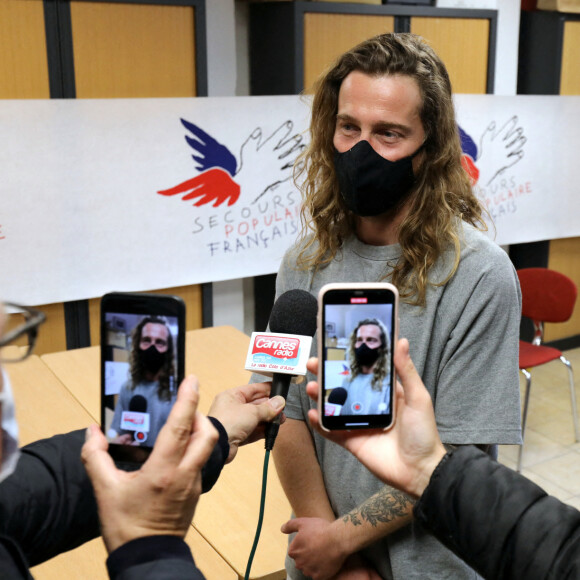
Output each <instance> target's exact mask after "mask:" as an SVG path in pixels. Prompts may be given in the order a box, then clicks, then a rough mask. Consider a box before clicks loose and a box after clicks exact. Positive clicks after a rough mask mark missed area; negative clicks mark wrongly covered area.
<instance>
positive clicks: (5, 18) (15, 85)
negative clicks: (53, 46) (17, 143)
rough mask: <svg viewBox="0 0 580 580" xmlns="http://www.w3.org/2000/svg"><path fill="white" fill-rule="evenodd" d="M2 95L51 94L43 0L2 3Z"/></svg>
mask: <svg viewBox="0 0 580 580" xmlns="http://www.w3.org/2000/svg"><path fill="white" fill-rule="evenodd" d="M0 81H1V82H0V98H2V99H47V98H49V97H50V90H49V83H48V63H47V57H46V34H45V29H44V7H43V3H42V0H28V1H26V2H23V1H22V0H2V1H1V2H0Z"/></svg>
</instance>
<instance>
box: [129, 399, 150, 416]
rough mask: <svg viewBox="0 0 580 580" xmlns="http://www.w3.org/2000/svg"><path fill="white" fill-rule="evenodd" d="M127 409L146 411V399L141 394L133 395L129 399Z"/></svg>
mask: <svg viewBox="0 0 580 580" xmlns="http://www.w3.org/2000/svg"><path fill="white" fill-rule="evenodd" d="M129 411H134V412H136V413H146V412H147V399H146V398H145V397H144V396H143V395H133V396H132V397H131V400H130V401H129Z"/></svg>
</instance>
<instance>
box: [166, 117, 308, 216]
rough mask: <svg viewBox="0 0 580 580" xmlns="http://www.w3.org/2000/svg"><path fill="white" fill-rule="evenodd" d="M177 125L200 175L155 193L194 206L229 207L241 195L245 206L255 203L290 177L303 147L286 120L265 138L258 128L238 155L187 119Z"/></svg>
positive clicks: (292, 127)
mask: <svg viewBox="0 0 580 580" xmlns="http://www.w3.org/2000/svg"><path fill="white" fill-rule="evenodd" d="M181 123H182V125H183V126H184V127H185V129H187V133H186V134H185V141H186V142H187V144H188V145H189V147H191V149H192V150H193V154H192V158H193V161H194V165H195V169H196V170H197V172H198V173H197V175H194V176H193V177H191V178H190V179H187V180H185V181H183V182H182V183H179V184H177V185H175V186H173V187H170V188H168V189H163V190H160V191H158V192H157V193H159V194H160V195H166V196H181V199H182V200H183V201H186V202H188V201H189V202H192V205H193V206H195V207H200V206H203V205H208V204H212V206H213V207H218V206H221V205H223V204H227V206H232V205H234V204H235V203H236V202H237V201H238V200H239V199H240V196H245V197H246V198H247V199H246V202H247V203H250V204H253V203H256V202H257V201H258V200H259V199H260V198H261V197H263V196H264V195H266V194H267V193H268V192H271V191H273V190H275V189H276V188H277V187H278V186H279V185H280V184H282V183H284V182H285V181H288V180H289V179H291V177H292V167H293V165H294V162H295V161H296V158H297V157H298V155H299V154H300V152H301V151H302V150H303V149H304V147H305V144H304V143H303V138H302V135H299V134H293V131H294V123H293V122H292V121H291V120H287V121H284V122H283V123H282V124H281V125H280V126H279V127H278V128H277V129H276V130H275V131H274V132H273V133H272V134H271V135H269V136H265V135H264V133H263V130H262V129H261V128H260V127H256V128H255V129H254V130H253V131H252V132H251V133H250V135H249V136H248V137H247V138H246V140H245V141H244V142H243V144H242V145H241V147H240V151H239V154H238V156H237V157H236V156H235V155H234V154H233V153H232V151H230V149H229V148H228V147H227V146H226V145H224V144H223V143H220V142H219V141H218V140H217V139H216V138H215V137H214V136H212V135H210V134H209V133H207V132H206V131H204V130H203V129H202V128H201V127H200V126H199V125H196V124H194V123H190V122H189V121H186V120H185V119H181Z"/></svg>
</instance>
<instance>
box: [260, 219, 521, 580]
mask: <svg viewBox="0 0 580 580" xmlns="http://www.w3.org/2000/svg"><path fill="white" fill-rule="evenodd" d="M298 251H299V247H298V246H293V247H292V248H290V249H289V250H288V251H287V252H286V255H285V256H284V259H283V262H282V265H281V267H280V271H279V273H278V278H277V282H276V285H277V288H276V294H277V296H279V295H280V294H282V293H283V292H285V291H287V290H290V289H294V288H299V289H303V290H307V291H309V292H311V293H312V294H313V295H314V296H317V295H318V291H319V290H320V288H321V287H322V286H323V285H324V284H327V283H329V282H365V281H366V282H376V281H381V280H384V281H389V275H390V272H391V270H392V266H393V265H394V264H395V263H396V261H397V259H398V258H399V256H400V253H401V248H400V246H399V245H398V244H394V245H390V246H382V247H381V246H368V245H366V244H364V243H362V242H361V241H360V240H358V239H357V238H356V237H355V236H352V237H351V238H349V239H348V240H347V241H346V242H345V244H344V245H343V248H342V250H341V252H340V254H339V255H338V256H337V257H336V258H335V259H334V260H333V261H332V262H331V263H329V264H328V265H327V266H325V267H322V268H319V269H318V270H317V271H316V272H314V271H313V270H309V271H303V270H298V269H297V268H296V265H295V264H296V257H297V253H298ZM453 260H454V252H453V251H451V250H450V251H448V252H446V253H444V254H443V255H442V257H441V258H440V259H439V261H438V262H437V264H436V265H435V267H434V268H433V269H432V271H431V272H430V281H431V282H434V283H438V282H442V281H443V280H444V279H445V278H446V277H447V275H448V273H449V271H450V269H451V267H452V264H453ZM520 312H521V294H520V290H519V284H518V280H517V275H516V272H515V269H514V267H513V265H512V263H511V262H510V260H509V258H508V256H507V255H506V253H505V252H504V251H503V250H502V249H501V248H500V247H499V246H498V245H497V244H495V243H494V242H493V241H491V240H490V239H489V238H487V237H486V236H485V235H484V234H483V233H481V232H479V231H478V230H476V229H475V228H473V227H472V226H469V225H467V224H463V235H462V249H461V259H460V262H459V265H458V269H457V271H456V272H455V274H454V276H453V277H452V278H451V280H449V281H448V282H446V283H445V284H443V285H440V286H434V285H429V287H428V290H427V296H426V305H425V306H424V307H419V306H412V305H409V304H407V303H404V302H401V304H400V309H399V319H400V323H399V334H400V336H401V337H405V338H407V339H409V343H410V354H411V357H412V359H413V362H414V363H415V366H416V368H417V370H418V372H419V374H420V375H421V377H422V379H423V382H424V383H425V385H426V386H427V389H428V390H429V392H430V393H431V396H432V398H433V402H434V407H435V416H436V419H437V425H438V428H439V434H440V436H441V439H442V441H443V443H447V444H457V445H461V444H470V443H473V444H519V443H521V433H520V400H519V377H518V348H519V324H520ZM312 355H313V356H316V341H314V347H313V353H312ZM262 380H263V379H262ZM305 384H306V383H302V384H301V385H299V386H295V385H292V386H291V388H290V392H289V396H288V401H287V404H286V408H285V413H286V415H287V416H288V417H290V418H292V419H299V420H303V421H306V420H307V419H306V414H307V411H308V409H310V408H311V407H313V406H314V403H312V402H311V400H310V398H309V397H308V395H307V394H306V391H305V389H304V385H305ZM313 436H314V441H315V447H316V454H317V457H318V461H319V463H320V465H321V468H322V472H323V476H324V481H325V485H326V489H327V493H328V497H329V499H330V502H331V505H332V508H333V510H334V512H335V514H336V515H337V517H339V516H342V515H345V514H346V513H348V512H349V511H351V510H352V509H354V508H355V507H356V506H358V505H360V504H362V503H363V502H364V501H365V500H367V499H368V498H370V497H371V496H372V495H374V494H375V493H377V492H378V491H379V490H380V489H382V488H383V487H384V484H382V483H381V482H380V481H379V480H378V479H376V478H375V477H374V476H373V475H371V473H369V472H368V471H367V470H366V468H364V467H363V466H362V465H361V464H360V463H359V462H358V461H357V460H356V459H355V458H354V456H352V455H351V454H350V453H349V452H348V451H345V450H344V449H343V448H341V447H340V446H338V445H336V444H334V443H331V442H329V441H327V440H326V439H324V438H322V437H320V436H319V435H318V434H317V433H314V434H313ZM296 467H297V468H299V466H296ZM490 533H493V530H490ZM364 553H365V556H366V557H367V558H368V559H369V560H370V561H371V562H372V563H373V565H374V566H375V567H376V569H377V571H378V572H379V573H380V574H381V575H382V577H383V578H388V579H390V578H393V579H395V580H415V579H416V580H425V578H429V579H430V580H432V579H442V578H449V579H450V580H451V579H452V580H462V579H464V578H477V575H476V573H475V572H474V571H473V570H471V569H470V568H468V567H467V566H466V565H465V564H464V563H463V562H462V561H461V560H459V558H457V557H456V556H455V555H453V554H452V553H451V552H450V551H449V550H447V549H446V548H444V547H443V546H442V545H441V544H440V543H439V542H438V541H437V540H435V539H434V538H433V537H432V536H430V535H428V534H426V533H424V532H423V531H422V530H421V529H420V528H419V527H418V526H416V525H415V524H411V525H409V526H405V527H404V528H402V529H400V530H398V531H397V532H395V533H393V534H391V535H389V536H387V537H386V538H384V539H383V540H381V541H379V542H376V543H375V544H373V545H372V546H371V547H369V548H367V549H366V550H365V551H364ZM287 570H288V573H289V577H291V578H292V580H298V579H300V578H304V576H303V575H302V574H301V573H300V572H299V571H297V570H296V569H295V568H294V566H293V561H292V560H291V559H290V558H287Z"/></svg>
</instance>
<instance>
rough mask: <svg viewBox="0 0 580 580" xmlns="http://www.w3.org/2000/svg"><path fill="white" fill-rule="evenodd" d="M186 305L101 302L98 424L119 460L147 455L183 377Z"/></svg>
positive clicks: (122, 299) (144, 298)
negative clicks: (99, 411)
mask: <svg viewBox="0 0 580 580" xmlns="http://www.w3.org/2000/svg"><path fill="white" fill-rule="evenodd" d="M184 326H185V305H184V303H183V301H182V300H181V299H180V298H178V297H175V296H162V295H153V294H124V293H114V294H108V295H106V296H104V297H103V300H102V302H101V377H102V380H101V425H102V429H103V432H104V433H105V436H106V437H107V440H108V441H109V452H110V453H111V455H112V456H113V458H114V459H116V460H118V461H120V462H128V463H134V464H141V463H143V462H144V461H145V460H146V459H147V457H148V456H149V454H150V452H151V450H152V448H153V446H154V444H155V440H156V439H157V437H158V435H159V432H160V430H161V428H162V427H163V425H164V424H165V421H166V420H167V417H168V416H169V413H170V411H171V408H172V407H173V404H174V402H175V398H176V396H177V389H178V387H179V384H180V383H181V381H182V380H183V375H184V365H185V361H184V351H185V332H184V331H185V328H184Z"/></svg>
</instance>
